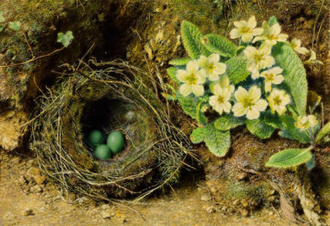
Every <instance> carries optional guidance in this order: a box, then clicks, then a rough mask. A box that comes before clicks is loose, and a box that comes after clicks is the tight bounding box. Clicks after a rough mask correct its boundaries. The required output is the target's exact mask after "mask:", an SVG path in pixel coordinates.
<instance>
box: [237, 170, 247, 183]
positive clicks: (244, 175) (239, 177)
mask: <svg viewBox="0 0 330 226" xmlns="http://www.w3.org/2000/svg"><path fill="white" fill-rule="evenodd" d="M248 176H249V175H248V174H247V173H245V172H242V173H240V174H238V175H237V177H236V178H237V180H239V181H242V180H245V179H247V178H248Z"/></svg>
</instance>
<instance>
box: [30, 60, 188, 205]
mask: <svg viewBox="0 0 330 226" xmlns="http://www.w3.org/2000/svg"><path fill="white" fill-rule="evenodd" d="M57 84H58V85H57V86H56V87H54V88H52V89H49V90H48V93H47V94H43V95H42V96H41V97H40V98H39V99H38V105H39V106H38V108H39V112H38V113H37V114H38V115H37V117H36V118H35V119H33V124H32V145H31V147H32V149H33V150H35V151H36V153H37V156H38V163H39V166H40V168H41V169H42V170H43V171H44V172H45V173H46V174H47V175H48V176H49V177H50V178H51V179H53V180H54V181H55V182H56V183H57V184H59V185H60V186H61V188H62V190H63V191H69V192H75V193H79V194H84V195H88V196H90V197H93V198H95V199H106V198H110V197H113V198H114V197H115V198H122V197H132V196H134V197H137V198H138V199H140V198H143V197H145V196H147V195H149V194H151V193H152V192H153V191H155V190H157V189H159V188H164V186H165V185H171V184H172V183H175V182H176V181H177V180H178V178H179V175H180V169H181V168H182V166H184V165H186V163H185V159H186V158H187V156H189V155H190V152H189V144H190V142H189V139H188V138H187V137H186V135H185V134H184V133H183V132H182V131H180V130H179V129H178V128H176V127H175V126H174V125H173V124H172V122H171V121H170V119H169V113H168V112H169V109H168V104H167V103H166V101H164V100H163V101H161V100H160V99H159V96H160V93H161V92H162V90H161V88H160V87H164V84H161V81H157V80H155V79H154V78H152V76H151V75H149V74H148V73H145V72H143V71H141V70H140V69H138V68H136V67H133V66H131V65H129V64H127V63H126V62H123V61H113V62H107V63H96V62H95V61H94V60H90V61H89V62H88V63H84V62H81V61H80V62H79V64H78V65H75V66H74V67H72V66H71V67H70V69H68V70H67V71H66V72H65V73H62V78H61V80H60V82H58V83H57ZM31 122H32V121H31ZM95 127H98V128H100V127H102V128H100V129H103V130H104V131H106V132H108V131H112V130H120V131H121V132H122V133H123V134H124V135H125V140H126V144H125V150H124V151H123V152H122V153H120V154H119V155H116V156H115V157H114V158H113V159H110V160H99V159H96V158H95V157H94V156H93V151H92V150H91V149H90V148H89V147H88V145H86V142H85V135H86V133H87V132H88V131H90V130H91V129H93V128H95Z"/></svg>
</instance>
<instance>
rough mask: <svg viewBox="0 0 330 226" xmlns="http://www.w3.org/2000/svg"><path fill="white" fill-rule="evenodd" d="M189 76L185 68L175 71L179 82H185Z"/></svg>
mask: <svg viewBox="0 0 330 226" xmlns="http://www.w3.org/2000/svg"><path fill="white" fill-rule="evenodd" d="M188 76H189V73H188V72H187V71H186V70H181V69H180V70H178V71H177V72H176V77H177V79H178V80H179V81H180V82H187V78H188Z"/></svg>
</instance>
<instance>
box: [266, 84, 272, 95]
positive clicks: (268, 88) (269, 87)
mask: <svg viewBox="0 0 330 226" xmlns="http://www.w3.org/2000/svg"><path fill="white" fill-rule="evenodd" d="M271 90H272V82H265V91H266V92H267V93H268V92H270V91H271Z"/></svg>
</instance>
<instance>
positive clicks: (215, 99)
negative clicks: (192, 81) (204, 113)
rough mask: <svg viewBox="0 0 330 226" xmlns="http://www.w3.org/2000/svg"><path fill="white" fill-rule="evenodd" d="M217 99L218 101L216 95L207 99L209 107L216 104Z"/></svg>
mask: <svg viewBox="0 0 330 226" xmlns="http://www.w3.org/2000/svg"><path fill="white" fill-rule="evenodd" d="M217 99H218V97H217V96H216V95H213V96H211V97H210V99H209V104H210V105H211V106H215V105H216V104H217V103H218V102H217Z"/></svg>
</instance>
